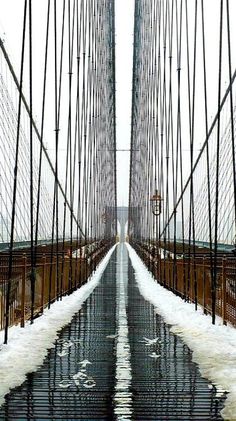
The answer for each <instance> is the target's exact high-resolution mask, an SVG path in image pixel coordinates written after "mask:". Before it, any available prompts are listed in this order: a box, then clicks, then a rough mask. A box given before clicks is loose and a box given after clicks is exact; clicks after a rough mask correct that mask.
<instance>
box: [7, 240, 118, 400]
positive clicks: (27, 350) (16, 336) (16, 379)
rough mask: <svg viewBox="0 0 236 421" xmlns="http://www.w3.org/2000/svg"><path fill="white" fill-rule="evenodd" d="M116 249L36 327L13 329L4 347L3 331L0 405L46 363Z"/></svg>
mask: <svg viewBox="0 0 236 421" xmlns="http://www.w3.org/2000/svg"><path fill="white" fill-rule="evenodd" d="M115 247H116V245H115V246H113V247H112V248H111V250H110V251H109V252H108V253H107V254H106V256H105V257H104V259H103V260H102V261H101V263H100V264H99V265H98V268H97V270H96V272H95V273H94V274H93V275H91V276H90V278H89V280H88V282H87V283H86V284H85V285H83V286H82V287H81V288H79V289H78V290H77V291H75V292H74V293H73V294H71V295H69V296H66V297H63V298H62V300H61V301H57V302H55V303H54V304H52V305H51V308H50V310H48V309H46V310H45V311H44V314H43V315H42V316H41V317H39V318H38V319H36V320H35V321H34V324H32V325H30V323H29V322H28V323H27V324H26V326H25V328H24V329H22V328H21V327H20V326H13V327H11V328H10V329H9V340H8V344H7V345H3V337H4V332H0V343H1V344H2V345H1V346H0V379H1V381H0V405H2V403H3V402H4V396H5V395H6V394H7V393H8V392H9V390H10V389H12V388H13V387H16V386H19V385H20V384H22V383H23V382H24V380H25V377H26V374H27V373H31V372H33V371H36V370H37V369H38V367H39V366H40V365H41V364H42V363H43V360H44V358H45V357H46V355H47V350H48V349H50V348H53V346H54V342H55V340H56V338H57V337H58V336H59V331H60V329H61V328H63V327H64V326H65V325H67V324H68V323H69V322H70V321H71V319H72V317H73V315H74V314H75V313H76V312H77V311H78V310H80V308H81V306H82V304H83V303H84V301H85V300H86V299H87V298H88V297H89V295H90V294H91V293H92V292H93V290H94V288H95V287H96V286H97V285H98V283H99V281H100V278H101V276H102V274H103V272H104V270H105V269H106V266H107V264H108V262H109V259H110V257H111V255H112V253H113V251H114V249H115Z"/></svg>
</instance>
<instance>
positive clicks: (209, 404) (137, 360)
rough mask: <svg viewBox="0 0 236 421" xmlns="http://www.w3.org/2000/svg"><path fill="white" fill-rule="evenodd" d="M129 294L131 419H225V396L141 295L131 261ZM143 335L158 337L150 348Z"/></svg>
mask: <svg viewBox="0 0 236 421" xmlns="http://www.w3.org/2000/svg"><path fill="white" fill-rule="evenodd" d="M128 297H129V298H128V303H129V304H128V324H129V341H130V349H131V365H132V379H133V380H132V391H133V419H134V420H142V421H144V420H145V421H146V420H156V421H162V420H173V421H174V420H181V421H184V420H188V421H189V420H196V421H202V420H206V421H210V420H221V419H222V418H221V416H220V410H221V409H222V408H223V401H224V398H222V399H220V400H219V399H218V398H216V391H215V390H214V389H209V387H208V384H209V382H207V380H205V379H203V378H202V377H201V376H200V373H199V369H198V367H197V365H196V364H194V363H193V362H192V352H191V351H190V350H189V348H188V347H187V346H186V345H185V344H184V343H183V341H182V340H181V339H180V338H179V337H178V336H176V335H174V334H173V333H171V332H170V328H169V326H167V325H166V324H165V323H164V322H163V319H162V318H161V317H160V316H159V315H157V314H155V312H154V308H153V305H151V304H150V303H149V302H147V301H145V300H144V299H143V298H142V297H141V296H140V293H139V290H138V288H137V285H136V283H135V280H134V272H133V269H132V267H131V264H129V286H128ZM144 338H148V339H154V338H158V341H157V343H156V344H153V345H151V346H150V345H148V346H147V341H146V340H145V339H144ZM153 353H155V354H156V357H157V356H158V357H157V358H152V357H151V355H152V354H153ZM210 387H211V386H210Z"/></svg>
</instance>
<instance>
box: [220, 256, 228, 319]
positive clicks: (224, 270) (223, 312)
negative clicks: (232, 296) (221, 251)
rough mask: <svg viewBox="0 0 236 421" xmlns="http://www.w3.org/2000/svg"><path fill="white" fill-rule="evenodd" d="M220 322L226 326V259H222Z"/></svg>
mask: <svg viewBox="0 0 236 421" xmlns="http://www.w3.org/2000/svg"><path fill="white" fill-rule="evenodd" d="M221 287H222V314H221V316H222V320H223V324H224V325H226V324H227V323H226V306H227V303H226V259H225V258H224V257H223V259H222V285H221Z"/></svg>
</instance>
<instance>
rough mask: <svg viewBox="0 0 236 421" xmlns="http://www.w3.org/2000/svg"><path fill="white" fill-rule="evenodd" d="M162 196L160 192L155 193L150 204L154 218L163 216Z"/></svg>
mask: <svg viewBox="0 0 236 421" xmlns="http://www.w3.org/2000/svg"><path fill="white" fill-rule="evenodd" d="M162 200H163V199H162V198H161V195H160V194H159V192H158V190H156V191H155V194H154V195H153V196H152V197H151V199H150V202H151V205H152V213H153V215H154V216H159V215H160V214H161V202H162Z"/></svg>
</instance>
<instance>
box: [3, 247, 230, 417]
mask: <svg viewBox="0 0 236 421" xmlns="http://www.w3.org/2000/svg"><path fill="white" fill-rule="evenodd" d="M121 265H122V266H121ZM116 278H117V282H118V283H120V282H121V278H122V285H123V290H122V291H123V292H124V294H125V306H124V309H123V310H124V312H123V313H124V314H123V316H122V317H123V318H124V317H125V310H126V315H127V323H128V342H129V347H130V357H129V358H128V359H129V361H128V363H130V366H131V380H130V381H127V382H125V381H124V385H123V386H122V387H124V393H126V392H127V398H126V399H123V398H122V399H123V402H124V409H125V406H127V408H128V410H127V414H126V415H124V414H125V410H124V414H123V415H122V414H121V413H120V409H119V410H117V405H118V404H117V396H118V395H119V393H120V389H119V388H118V389H117V383H118V381H119V380H118V377H119V373H120V370H121V371H122V367H119V368H117V367H116V361H117V354H118V353H119V354H120V353H121V352H123V351H122V350H124V349H126V353H127V352H129V351H127V344H125V345H124V347H123V348H122V340H123V338H117V336H116V335H115V333H116V334H117V333H119V332H121V327H122V325H121V322H120V317H121V315H120V311H121V309H120V306H119V305H117V300H118V299H119V300H120V296H119V294H120V293H121V289H120V287H119V284H118V287H119V288H117V285H116ZM123 292H122V293H123ZM126 295H127V296H126ZM118 304H119V302H118ZM124 336H125V335H124ZM145 338H147V339H145ZM150 340H153V343H151V342H150ZM118 344H119V350H118ZM128 349H129V348H128ZM121 355H122V354H121ZM29 357H30V350H29ZM191 357H192V354H191V351H190V350H189V349H188V347H187V346H186V345H185V344H184V343H183V342H182V340H181V339H180V338H178V337H177V336H175V335H174V334H172V333H171V332H170V330H169V327H168V326H167V325H166V324H165V323H164V322H163V320H162V319H161V318H160V317H159V316H158V315H156V314H155V313H154V309H153V306H152V305H151V304H150V303H148V302H146V301H145V300H144V299H143V298H142V297H141V296H140V294H139V290H138V288H137V285H136V284H135V281H134V274H133V269H132V267H131V263H130V261H129V259H128V255H127V251H126V248H125V246H124V245H121V246H118V247H117V250H116V251H115V252H114V253H113V255H112V257H111V260H110V262H109V264H108V266H107V269H106V270H105V272H104V274H103V277H102V280H101V282H100V285H99V286H98V287H97V288H96V289H95V290H94V292H93V294H92V295H91V296H90V297H89V299H88V300H87V302H86V303H85V304H84V305H83V307H82V309H81V310H80V311H79V312H78V314H76V315H75V317H74V318H73V320H72V322H71V323H70V324H69V325H68V326H67V327H65V328H64V329H63V330H62V331H61V333H60V337H59V339H58V340H57V341H56V343H55V348H54V349H52V350H50V351H49V352H48V356H47V358H46V359H45V361H44V364H43V366H42V367H39V369H38V371H37V372H36V373H31V374H29V375H28V376H27V379H26V381H25V382H24V384H23V385H22V386H20V387H18V388H16V389H14V390H12V392H11V393H9V394H8V395H7V397H6V402H5V404H4V405H3V406H2V407H1V408H0V420H6V421H8V420H9V421H11V420H18V421H24V420H35V421H41V420H45V419H47V420H77V421H78V420H87V421H88V420H104V421H105V420H142V421H147V420H156V421H161V420H181V421H183V420H197V421H201V420H207V421H210V420H221V419H222V418H221V417H220V410H221V409H222V407H223V399H221V400H219V399H217V397H216V391H215V390H214V388H211V389H210V388H209V387H208V382H207V381H206V380H204V379H202V378H201V376H200V373H199V370H198V367H197V366H196V364H194V363H193V362H192V359H191ZM124 358H126V357H124ZM18 363H19V364H20V361H19V362H18ZM126 387H127V391H126V392H125V388H126ZM130 397H131V399H130ZM127 402H128V403H127ZM130 402H131V403H130ZM120 404H121V402H119V405H120ZM119 413H120V415H119Z"/></svg>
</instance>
